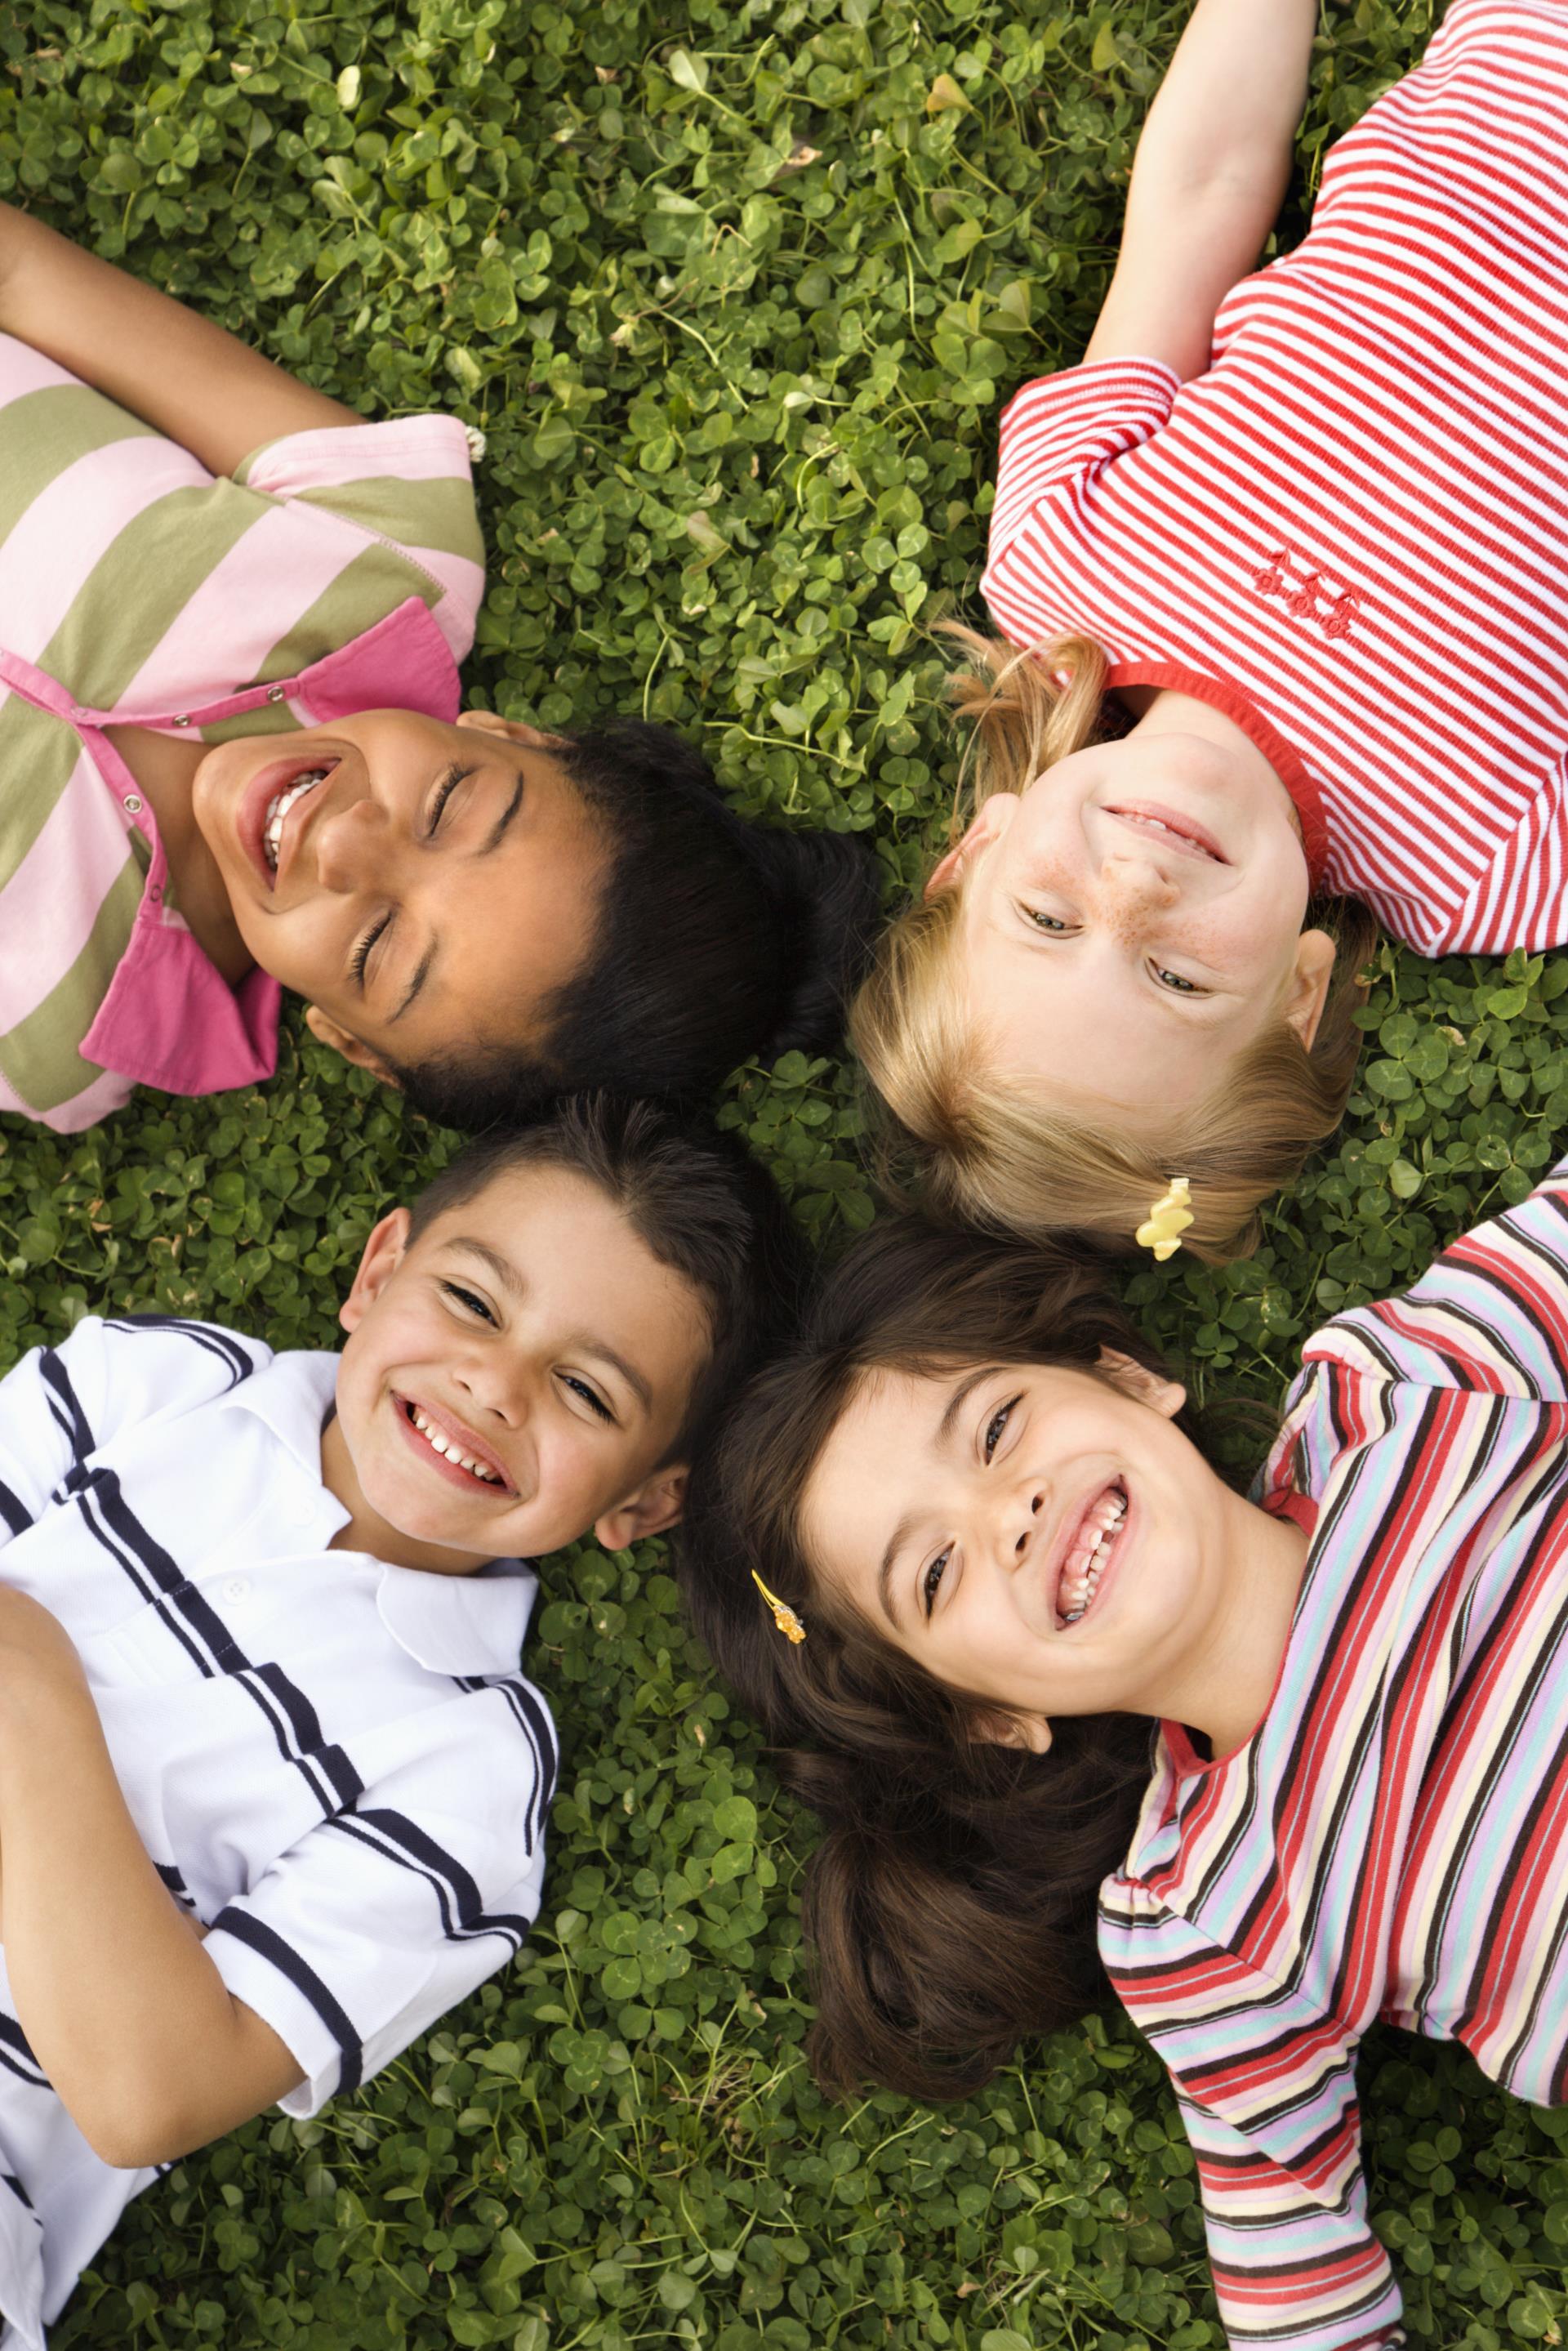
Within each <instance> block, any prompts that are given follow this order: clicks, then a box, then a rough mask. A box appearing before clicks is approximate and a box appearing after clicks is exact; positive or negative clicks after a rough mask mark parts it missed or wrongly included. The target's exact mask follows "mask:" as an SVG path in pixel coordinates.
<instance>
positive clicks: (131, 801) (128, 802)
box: [125, 792, 141, 816]
mask: <svg viewBox="0 0 1568 2351" xmlns="http://www.w3.org/2000/svg"><path fill="white" fill-rule="evenodd" d="M125 812H126V814H127V816H140V814H141V794H140V792H127V793H126V795H125Z"/></svg>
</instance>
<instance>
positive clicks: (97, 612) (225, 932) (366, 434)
mask: <svg viewBox="0 0 1568 2351" xmlns="http://www.w3.org/2000/svg"><path fill="white" fill-rule="evenodd" d="M89 387H93V388H90V389H89ZM483 585H484V572H483V544H482V541H481V538H480V534H479V526H478V520H477V517H476V516H475V513H474V507H473V495H472V487H471V484H470V479H469V448H468V442H467V440H466V438H465V435H464V430H463V427H462V425H461V424H459V423H457V422H456V420H455V419H454V418H452V417H450V416H405V417H398V418H395V419H389V420H387V421H386V422H384V423H370V424H368V423H365V422H364V421H363V420H362V419H361V418H359V417H358V416H357V415H356V414H355V413H354V412H353V411H352V410H351V409H348V408H343V407H340V406H339V405H338V403H337V402H336V401H333V400H328V399H326V398H325V397H324V396H323V395H322V394H321V393H320V392H313V391H311V390H310V389H309V388H308V387H307V386H306V385H305V384H302V383H296V381H294V379H293V378H292V377H290V376H288V375H286V374H285V373H284V372H283V371H282V370H281V369H278V368H275V367H273V366H272V365H270V364H269V362H268V361H266V360H264V359H262V358H261V357H260V356H259V355H258V354H257V353H256V352H254V351H251V350H247V349H246V348H245V347H244V345H243V344H242V343H239V342H237V341H235V340H234V338H233V337H232V336H230V335H227V334H224V333H223V331H222V330H221V329H219V328H217V327H215V326H213V325H211V324H209V323H208V322H207V321H205V320H203V319H199V318H197V317H195V316H194V315H193V314H192V312H191V311H189V310H186V309H185V308H182V306H181V305H180V304H179V303H176V302H172V301H171V300H169V299H168V298H166V297H165V296H163V295H161V294H159V293H156V292H154V291H153V289H152V288H151V287H148V286H143V285H139V284H138V283H137V282H136V281H135V280H134V279H133V278H130V277H125V276H123V275H122V274H121V272H119V270H117V269H112V268H110V267H109V266H108V265H107V264H106V263H104V262H101V261H98V260H95V259H94V258H93V257H92V256H90V255H88V254H86V253H83V252H80V251H79V250H78V249H77V248H76V247H75V246H71V245H69V244H67V242H66V241H65V239H63V238H61V237H58V236H56V235H53V234H52V233H51V232H50V231H48V230H47V229H46V228H44V227H43V226H41V225H39V224H38V223H37V222H36V221H32V220H29V219H27V218H26V216H25V215H23V214H19V213H16V212H15V211H12V210H11V209H9V208H8V207H5V206H0V773H3V774H4V776H5V797H4V801H3V803H0V811H3V822H0V1109H3V1110H13V1111H21V1112H25V1113H27V1114H29V1115H30V1116H32V1117H35V1118H39V1119H43V1120H45V1121H47V1123H49V1124H50V1125H52V1126H56V1127H60V1128H65V1129H76V1128H78V1127H82V1126H87V1125H90V1124H91V1123H92V1122H93V1121H94V1120H95V1119H98V1118H100V1117H102V1116H103V1115H104V1113H106V1112H108V1111H109V1110H112V1109H115V1108H117V1107H118V1106H119V1104H120V1103H122V1102H124V1101H125V1100H126V1099H127V1097H128V1095H129V1093H130V1090H131V1086H132V1083H133V1082H146V1083H148V1084H152V1085H158V1086H163V1087H166V1088H168V1089H170V1090H171V1091H172V1092H176V1093H207V1092H213V1091H214V1090H215V1089H218V1088H222V1087H225V1086H237V1085H244V1084H247V1083H249V1082H250V1081H252V1080H254V1079H258V1078H265V1077H266V1076H268V1075H269V1074H270V1073H271V1071H272V1069H273V1066H274V1061H275V1052H276V1041H275V1040H276V1028H277V1011H278V1004H279V1000H280V986H279V984H280V983H281V985H282V987H286V988H290V989H292V990H294V991H295V992H296V994H298V995H301V996H303V997H306V998H308V999H309V1003H310V1011H309V1013H308V1015H307V1018H308V1019H309V1023H310V1026H311V1028H312V1029H313V1030H314V1031H315V1033H316V1034H317V1037H319V1038H321V1039H323V1040H325V1041H326V1042H327V1043H328V1044H330V1045H333V1046H335V1047H336V1048H337V1050H338V1051H339V1052H341V1053H343V1054H345V1055H346V1056H347V1057H348V1060H350V1061H357V1062H358V1063H360V1064H361V1065H362V1066H364V1067H366V1068H369V1069H372V1070H374V1071H377V1072H378V1074H379V1075H380V1076H382V1077H385V1078H388V1079H389V1080H391V1081H393V1082H395V1083H397V1084H398V1085H400V1086H401V1087H403V1088H404V1089H405V1090H406V1091H407V1092H409V1093H410V1095H411V1096H412V1097H413V1098H414V1099H415V1100H416V1101H417V1102H419V1104H420V1105H421V1107H422V1108H424V1109H426V1110H428V1111H429V1112H430V1113H431V1115H432V1116H436V1117H440V1118H442V1119H444V1120H446V1121H447V1122H449V1123H452V1124H454V1125H458V1126H471V1127H472V1126H483V1125H487V1124H489V1123H491V1121H493V1120H494V1119H497V1118H501V1117H504V1116H506V1115H508V1114H509V1113H513V1112H515V1111H517V1110H518V1109H520V1108H523V1107H525V1106H526V1105H527V1104H528V1102H530V1101H531V1100H532V1099H534V1098H535V1096H537V1095H538V1094H539V1093H540V1092H542V1091H559V1090H560V1089H561V1088H562V1087H564V1086H574V1085H576V1086H583V1085H604V1086H611V1087H618V1088H619V1089H621V1090H622V1091H625V1092H638V1093H642V1094H655V1093H659V1094H670V1095H676V1094H684V1095H690V1094H694V1093H698V1092H701V1091H703V1090H704V1089H706V1088H707V1087H709V1086H711V1085H713V1084H716V1083H717V1082H718V1081H719V1080H720V1079H721V1078H722V1076H723V1075H724V1073H725V1071H727V1070H730V1069H732V1067H733V1066H734V1065H735V1064H736V1063H737V1062H738V1061H742V1060H744V1059H745V1058H746V1057H747V1055H749V1054H753V1053H755V1054H759V1055H761V1056H763V1058H769V1057H772V1056H774V1055H776V1054H778V1053H780V1052H782V1051H784V1050H785V1049H786V1048H787V1047H789V1046H791V1045H798V1046H802V1047H808V1048H810V1047H826V1046H829V1045H831V1044H832V1043H833V1042H834V1041H835V1040H836V1036H837V1031H838V1010H839V997H840V992H841V983H842V982H843V981H844V980H845V979H846V977H848V976H849V973H850V971H851V968H852V967H853V965H854V963H855V960H856V958H857V954H858V952H859V946H860V942H861V939H862V937H863V935H864V934H865V933H866V931H867V928H868V926H869V924H870V922H871V919H872V916H873V913H874V909H875V904H876V886H875V883H874V880H873V878H872V869H871V862H870V859H869V856H868V854H867V853H866V852H865V846H864V844H863V843H861V842H858V841H853V840H851V839H850V837H849V836H848V835H847V834H830V833H822V832H804V833H789V832H784V831H777V830H774V829H772V828H769V827H764V826H761V825H757V824H753V823H749V822H745V821H742V819H740V818H739V817H737V816H736V815H735V814H734V813H733V812H732V810H730V809H729V808H728V807H727V806H726V804H725V803H724V801H723V800H722V799H721V797H720V796H719V794H718V792H717V790H716V789H715V788H714V784H713V778H712V776H711V772H710V770H709V768H707V765H706V763H705V762H704V761H703V760H702V759H701V757H700V756H699V755H698V754H697V753H696V752H695V751H694V750H692V749H691V747H690V746H689V745H688V744H687V743H685V742H684V741H683V740H682V739H681V738H680V737H679V736H677V735H674V734H672V733H670V731H669V730H668V729H667V728H664V727H660V726H646V725H643V724H640V723H635V724H634V723H630V722H623V723H618V724H610V725H607V726H590V727H587V728H585V729H583V730H581V731H578V732H575V733H569V734H566V735H562V736H555V735H543V734H540V733H538V732H537V731H536V730H535V729H534V728H533V727H530V726H520V725H516V724H514V723H513V722H511V721H509V720H506V719H504V718H500V717H497V716H494V715H493V713H491V712H489V711H483V710H471V711H467V712H465V713H464V714H463V715H462V717H461V718H460V717H459V716H458V705H459V698H460V697H459V684H458V674H457V664H458V662H459V661H460V660H461V659H462V657H463V655H464V654H465V653H467V652H468V649H469V647H470V645H471V644H472V640H473V629H474V617H475V614H476V612H477V611H478V607H479V602H480V598H481V595H482V593H483ZM454 722H455V724H454Z"/></svg>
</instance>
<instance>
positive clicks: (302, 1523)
mask: <svg viewBox="0 0 1568 2351" xmlns="http://www.w3.org/2000/svg"><path fill="white" fill-rule="evenodd" d="M288 1522H289V1524H290V1526H293V1527H299V1528H301V1529H304V1528H306V1527H311V1526H314V1525H315V1523H316V1507H315V1504H314V1503H311V1502H296V1504H295V1506H294V1508H293V1509H292V1510H290V1512H289V1514H288Z"/></svg>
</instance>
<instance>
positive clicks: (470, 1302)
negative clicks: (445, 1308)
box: [441, 1281, 499, 1330]
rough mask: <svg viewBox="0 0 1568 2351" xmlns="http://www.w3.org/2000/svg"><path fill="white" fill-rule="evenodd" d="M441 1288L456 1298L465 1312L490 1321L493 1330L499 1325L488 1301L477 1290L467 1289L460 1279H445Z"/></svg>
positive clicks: (450, 1296)
mask: <svg viewBox="0 0 1568 2351" xmlns="http://www.w3.org/2000/svg"><path fill="white" fill-rule="evenodd" d="M441 1288H442V1290H444V1291H445V1293H446V1295H447V1296H448V1297H449V1298H452V1299H455V1300H456V1301H457V1303H458V1305H459V1306H461V1307H462V1311H463V1312H464V1313H465V1314H472V1315H473V1316H474V1317H475V1318H476V1319H477V1320H478V1321H479V1322H488V1323H489V1324H490V1326H491V1328H492V1329H493V1330H494V1329H497V1328H498V1327H499V1325H498V1324H497V1323H496V1320H495V1316H494V1314H493V1312H492V1311H491V1309H490V1305H489V1303H488V1301H486V1300H484V1299H483V1298H481V1296H480V1295H479V1292H478V1291H477V1290H465V1289H464V1288H463V1286H462V1282H460V1281H443V1282H442V1283H441Z"/></svg>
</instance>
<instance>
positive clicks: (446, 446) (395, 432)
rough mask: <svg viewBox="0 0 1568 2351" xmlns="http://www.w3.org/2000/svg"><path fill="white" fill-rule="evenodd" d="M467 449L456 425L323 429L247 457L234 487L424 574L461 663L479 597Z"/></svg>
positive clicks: (477, 536)
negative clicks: (361, 539)
mask: <svg viewBox="0 0 1568 2351" xmlns="http://www.w3.org/2000/svg"><path fill="white" fill-rule="evenodd" d="M471 449H472V444H471V441H470V436H469V434H468V430H467V428H466V427H465V426H464V425H462V423H459V421H458V419H457V418H456V417H455V416H408V417H400V418H396V419H393V420H390V421H388V422H384V423H373V424H345V425H326V426H319V427H317V428H314V429H313V430H312V431H310V432H308V433H291V434H287V435H286V437H285V438H284V439H283V440H281V441H270V442H268V443H266V444H265V446H264V447H262V448H260V449H256V450H254V451H253V452H252V454H251V455H249V456H248V457H247V458H246V459H245V460H244V464H243V465H238V466H236V467H235V469H234V480H235V481H236V482H238V483H240V484H241V485H242V486H244V487H245V488H247V489H250V490H254V491H258V492H260V493H261V494H262V495H263V496H266V497H269V498H276V499H278V500H280V501H285V502H287V501H297V502H298V503H299V504H300V505H302V506H308V507H319V508H321V509H322V510H323V511H325V512H327V513H329V514H332V515H335V516H337V517H338V519H339V520H340V521H343V522H346V523H348V524H351V525H352V526H353V528H355V529H356V530H358V531H360V532H362V533H363V534H364V536H365V538H366V539H367V540H368V541H370V542H374V543H377V544H379V545H380V546H383V547H388V548H391V549H394V550H395V551H396V552H397V553H398V554H399V555H400V556H402V557H403V558H404V559H405V560H406V561H408V562H410V563H411V564H413V565H415V566H416V567H417V568H418V569H420V570H421V571H422V572H424V573H426V574H427V575H428V576H429V577H430V578H431V580H434V581H435V582H436V583H437V584H438V586H439V587H440V589H441V599H440V601H435V602H433V603H432V610H433V611H434V613H435V617H436V619H437V620H438V622H440V623H441V630H442V633H443V634H444V635H445V637H446V639H447V643H448V644H449V645H450V646H451V648H452V658H453V659H454V660H455V661H460V662H461V661H462V659H463V657H464V655H465V654H466V653H468V651H469V649H470V647H471V646H472V643H473V627H474V622H475V619H476V618H477V615H478V611H479V606H480V601H481V599H482V598H483V593H484V540H483V534H482V533H481V530H480V526H479V513H478V508H477V507H476V506H475V503H474V496H473V477H472V455H471Z"/></svg>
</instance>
